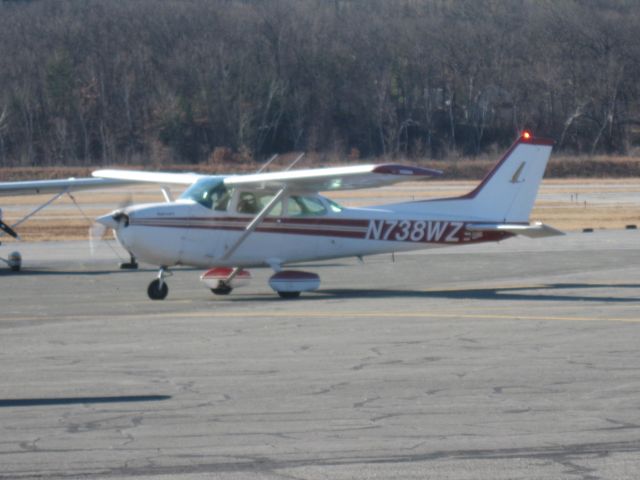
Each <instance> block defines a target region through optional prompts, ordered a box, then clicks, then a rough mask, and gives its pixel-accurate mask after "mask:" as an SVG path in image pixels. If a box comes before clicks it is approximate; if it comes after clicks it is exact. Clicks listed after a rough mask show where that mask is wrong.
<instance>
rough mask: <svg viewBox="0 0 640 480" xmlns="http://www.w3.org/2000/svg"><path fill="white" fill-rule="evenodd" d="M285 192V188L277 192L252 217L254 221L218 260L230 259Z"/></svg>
mask: <svg viewBox="0 0 640 480" xmlns="http://www.w3.org/2000/svg"><path fill="white" fill-rule="evenodd" d="M286 191H287V189H286V188H281V189H280V190H278V193H276V194H275V195H274V197H273V198H272V199H271V201H270V202H269V203H267V205H266V206H265V207H264V208H263V209H262V210H261V211H260V213H258V214H257V215H256V216H255V217H254V219H253V220H251V222H250V223H249V225H247V227H246V228H245V229H244V232H242V235H240V237H239V238H238V239H237V240H236V242H235V243H234V244H233V245H231V247H229V249H228V250H227V251H226V252H225V254H224V255H223V256H222V257H221V258H220V260H228V259H229V258H230V257H231V255H233V254H234V253H235V251H236V250H237V249H238V247H239V246H240V245H242V243H243V242H244V241H245V240H246V239H247V238H248V237H249V235H251V233H253V231H254V230H255V229H256V228H258V226H259V225H260V224H261V223H262V221H263V220H264V218H265V217H266V216H267V215H269V213H270V212H271V210H273V208H274V207H275V206H276V204H277V203H278V202H279V201H280V200H281V199H282V197H283V196H284V194H285V193H286Z"/></svg>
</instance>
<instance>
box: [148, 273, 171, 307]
mask: <svg viewBox="0 0 640 480" xmlns="http://www.w3.org/2000/svg"><path fill="white" fill-rule="evenodd" d="M168 276H171V272H170V271H169V269H168V268H167V267H160V270H158V278H156V279H155V280H154V281H153V282H151V283H150V284H149V288H147V295H149V298H150V299H151V300H164V299H165V298H167V294H168V293H169V287H168V286H167V284H166V282H165V281H164V277H168Z"/></svg>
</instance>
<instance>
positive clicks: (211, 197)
mask: <svg viewBox="0 0 640 480" xmlns="http://www.w3.org/2000/svg"><path fill="white" fill-rule="evenodd" d="M180 198H181V199H186V200H193V201H195V202H198V203H199V204H200V205H202V206H203V207H207V208H211V209H213V210H219V211H225V210H226V209H227V206H228V205H229V199H230V198H231V191H230V190H228V189H227V187H225V185H224V178H223V177H207V178H201V179H200V180H198V181H197V182H196V183H194V184H193V185H191V186H190V187H189V188H188V189H186V190H185V191H184V193H183V194H182V195H180Z"/></svg>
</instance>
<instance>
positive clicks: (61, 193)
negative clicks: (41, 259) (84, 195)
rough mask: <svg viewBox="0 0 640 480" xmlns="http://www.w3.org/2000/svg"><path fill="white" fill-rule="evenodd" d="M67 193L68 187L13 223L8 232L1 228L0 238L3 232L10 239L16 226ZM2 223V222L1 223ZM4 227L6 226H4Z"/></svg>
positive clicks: (17, 237)
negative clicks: (9, 236)
mask: <svg viewBox="0 0 640 480" xmlns="http://www.w3.org/2000/svg"><path fill="white" fill-rule="evenodd" d="M68 192H69V187H67V188H65V189H64V190H62V191H61V192H58V193H56V194H55V195H54V196H53V197H51V198H50V199H49V200H48V201H46V202H44V203H43V204H42V205H40V206H39V207H37V208H36V209H35V210H33V211H31V212H30V213H28V214H27V215H25V216H24V217H22V218H21V219H20V220H18V221H17V222H16V223H14V224H13V225H11V227H10V229H11V231H9V230H6V229H4V228H2V229H1V230H2V231H1V232H0V236H2V235H4V232H6V233H8V234H9V235H11V236H12V237H13V236H14V235H13V234H12V233H11V232H13V233H15V231H14V230H13V229H14V228H16V227H17V226H18V225H20V224H21V223H24V222H26V221H27V220H29V219H30V218H31V217H33V216H34V215H35V214H36V213H38V212H39V211H40V210H42V209H43V208H45V207H48V206H49V205H51V204H52V203H53V202H55V201H56V200H57V199H59V198H60V197H61V196H62V195H64V194H65V193H68ZM3 223H4V222H3ZM5 225H6V224H5ZM15 238H16V239H18V240H20V237H19V236H17V234H16V236H15Z"/></svg>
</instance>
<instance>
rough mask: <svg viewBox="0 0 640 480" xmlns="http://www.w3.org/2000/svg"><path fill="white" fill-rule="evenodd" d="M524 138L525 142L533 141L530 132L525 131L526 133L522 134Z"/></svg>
mask: <svg viewBox="0 0 640 480" xmlns="http://www.w3.org/2000/svg"><path fill="white" fill-rule="evenodd" d="M522 138H523V139H524V140H530V139H531V132H529V131H528V130H525V131H524V132H522Z"/></svg>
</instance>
